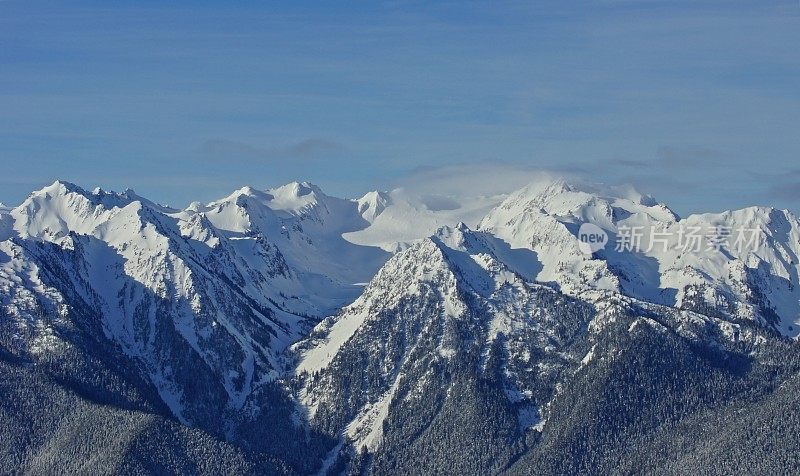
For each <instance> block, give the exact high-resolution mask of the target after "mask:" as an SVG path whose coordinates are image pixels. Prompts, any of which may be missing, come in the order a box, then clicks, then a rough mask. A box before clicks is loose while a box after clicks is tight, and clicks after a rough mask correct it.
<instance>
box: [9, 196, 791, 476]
mask: <svg viewBox="0 0 800 476" xmlns="http://www.w3.org/2000/svg"><path fill="white" fill-rule="evenodd" d="M465 195H468V194H465ZM589 224H590V225H591V227H592V230H595V232H594V233H595V234H596V235H598V236H600V237H601V238H603V239H606V240H607V242H606V243H605V245H604V246H599V247H595V249H591V250H588V251H587V247H586V246H585V245H586V242H585V241H584V240H585V236H584V235H583V234H582V233H581V230H583V229H585V227H587V226H589ZM799 256H800V221H799V220H798V218H797V217H795V216H794V215H792V214H791V213H790V212H788V211H786V210H776V209H772V208H765V207H751V208H746V209H742V210H736V211H729V212H723V213H716V214H701V215H691V216H688V217H686V218H680V217H678V216H677V215H676V214H675V213H674V212H673V211H671V210H670V209H669V208H668V207H667V206H666V205H665V204H662V203H659V202H657V201H656V200H655V199H653V198H652V197H650V196H647V195H643V194H641V193H639V192H637V191H636V190H633V189H631V188H625V187H603V186H598V185H586V184H572V183H567V182H565V181H563V180H552V181H546V182H537V183H534V184H531V185H529V186H527V187H525V188H523V189H520V190H516V191H509V193H508V194H506V195H502V196H492V197H474V198H469V199H464V198H461V197H452V196H446V195H426V196H417V195H414V194H412V193H410V192H408V191H405V190H394V191H390V192H379V191H375V192H370V193H368V194H366V195H365V196H364V197H362V198H358V199H342V198H336V197H331V196H328V195H326V194H325V193H324V192H323V191H322V190H321V189H320V188H319V187H317V186H315V185H312V184H309V183H306V182H303V183H290V184H287V185H284V186H282V187H278V188H274V189H269V190H264V191H260V190H255V189H252V188H250V187H245V188H242V189H240V190H237V191H235V192H233V193H232V194H231V195H229V196H228V197H225V198H223V199H220V200H218V201H214V202H211V203H208V204H201V203H192V204H191V205H190V206H189V207H187V208H186V209H183V210H181V209H174V208H170V207H167V206H163V205H159V204H157V203H154V202H152V201H150V200H148V199H146V198H143V197H140V196H139V195H137V194H136V193H135V192H133V191H132V190H126V191H124V192H121V193H116V192H107V191H104V190H101V189H95V190H93V191H91V192H90V191H87V190H84V189H82V188H80V187H79V186H76V185H73V184H70V183H66V182H55V183H54V184H52V185H50V186H48V187H45V188H43V189H42V190H39V191H36V192H33V193H32V194H31V195H30V196H29V197H28V198H27V199H26V200H25V201H24V202H23V203H22V204H20V205H19V206H17V207H13V208H9V207H6V206H0V377H1V378H0V435H2V437H1V438H0V468H2V469H3V472H5V471H10V472H26V473H34V474H40V473H54V472H59V473H64V472H66V473H125V474H148V473H164V472H167V473H202V474H219V473H232V474H242V473H252V474H426V475H427V474H499V473H510V474H611V473H613V474H620V473H621V474H628V473H658V474H687V473H693V472H699V473H703V474H731V473H737V474H740V473H751V474H784V473H785V474H789V473H794V472H798V471H800V456H798V454H799V453H798V452H797V448H798V447H800V416H798V411H797V410H798V409H799V408H798V402H800V347H798V343H797V339H798V336H799V335H800V287H799V286H798V285H799V284H800V278H799V277H798V273H800V258H799Z"/></svg>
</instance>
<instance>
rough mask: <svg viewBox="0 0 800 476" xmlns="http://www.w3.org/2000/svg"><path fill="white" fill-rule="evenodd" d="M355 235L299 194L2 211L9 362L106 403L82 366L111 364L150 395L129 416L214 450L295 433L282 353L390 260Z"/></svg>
mask: <svg viewBox="0 0 800 476" xmlns="http://www.w3.org/2000/svg"><path fill="white" fill-rule="evenodd" d="M362 223H366V222H365V221H364V220H363V219H361V218H360V215H359V210H358V205H357V203H356V202H353V201H346V200H340V199H332V198H330V197H327V196H325V195H324V194H322V193H321V192H320V191H319V190H318V189H316V188H315V187H313V186H310V185H308V184H289V185H287V186H285V187H282V188H280V189H276V190H273V191H268V192H256V191H253V190H250V189H245V190H241V191H239V192H237V193H235V194H234V195H232V196H230V197H228V198H226V199H224V200H221V201H219V202H214V203H212V204H210V205H208V206H205V207H204V206H200V205H197V204H194V205H193V206H191V207H189V208H188V209H187V210H174V209H170V208H167V207H162V206H159V205H157V204H154V203H152V202H150V201H148V200H146V199H143V198H141V197H139V196H137V195H135V194H134V193H133V192H131V191H127V192H124V193H121V194H117V193H108V192H104V191H102V190H96V191H94V192H87V191H85V190H83V189H81V188H80V187H77V186H75V185H72V184H68V183H62V182H56V183H54V184H53V185H52V186H49V187H47V188H45V189H43V190H40V191H38V192H35V193H33V194H32V195H31V196H30V197H29V198H28V199H27V200H26V201H25V202H24V203H23V204H22V205H20V206H19V207H17V208H14V209H11V210H8V209H4V210H2V212H1V213H0V233H2V236H0V296H2V307H0V312H1V314H0V318H1V319H0V335H2V344H3V345H2V356H3V358H4V359H6V360H7V361H9V362H21V363H23V364H24V365H26V366H37V365H40V364H41V365H45V364H47V365H49V366H51V367H53V370H52V373H48V371H44V373H45V374H46V375H50V377H51V378H53V379H55V380H56V381H60V382H65V383H66V384H67V386H68V387H69V388H73V389H75V388H84V387H85V388H84V390H82V391H83V392H84V393H86V394H87V395H89V396H92V398H97V399H99V400H100V401H103V398H106V397H103V396H102V395H106V396H107V397H108V398H111V399H112V400H114V399H116V398H117V397H116V396H113V395H116V393H118V392H116V391H115V390H113V389H112V388H116V386H115V385H110V386H109V385H107V383H106V382H104V381H102V379H99V381H95V380H96V376H95V375H93V374H96V373H98V372H100V371H92V370H90V369H91V368H92V367H91V365H89V364H86V366H82V365H79V364H78V363H76V362H78V361H80V360H87V361H91V362H104V363H103V365H104V366H110V367H111V369H105V370H103V371H102V372H100V374H102V373H103V372H105V373H107V374H109V375H115V373H119V375H121V377H115V378H122V379H123V380H126V381H127V385H129V386H131V387H132V388H135V389H137V392H138V393H142V394H143V395H145V396H140V397H137V398H139V399H143V401H145V400H146V402H147V404H146V405H145V404H142V405H143V406H136V407H135V408H136V409H139V410H144V411H154V412H157V413H158V414H161V415H164V416H167V417H174V418H176V419H177V420H178V421H180V422H181V423H183V424H186V425H191V426H196V427H200V428H203V429H205V430H207V431H209V432H210V433H211V434H212V435H217V436H219V437H227V438H228V439H235V438H237V437H238V436H237V432H238V431H239V430H241V432H242V433H248V434H249V433H252V425H254V422H261V423H262V424H263V423H264V422H263V421H262V420H263V419H264V418H273V419H276V420H280V421H274V422H268V423H266V424H265V425H264V426H267V425H271V427H273V428H279V427H280V425H283V424H286V425H288V421H289V416H288V412H289V410H290V409H289V407H288V406H287V404H286V402H285V401H284V400H285V399H284V400H282V397H281V395H282V394H283V392H282V390H281V389H280V386H279V385H278V384H277V383H276V382H275V380H276V378H277V377H278V373H277V370H278V366H277V358H278V356H279V355H280V354H281V352H282V351H283V350H284V349H285V348H286V346H287V345H289V344H290V343H291V342H294V341H296V340H297V339H298V338H300V337H301V336H303V335H304V333H305V332H306V330H307V329H309V328H310V327H311V326H312V325H313V324H314V323H315V322H316V321H317V320H318V319H319V316H323V315H325V314H327V313H329V312H331V310H332V309H337V308H338V307H340V306H341V305H342V304H343V303H347V302H349V301H352V299H354V298H355V295H356V293H357V292H358V290H360V288H359V287H358V286H355V285H354V284H353V283H357V282H359V281H363V280H366V279H368V278H369V277H370V276H371V275H372V274H374V271H375V269H377V268H378V267H379V266H380V265H381V264H382V263H383V261H384V259H385V252H383V251H381V250H379V249H377V248H368V247H362V246H357V245H352V244H350V243H347V242H345V241H344V240H342V238H341V233H342V232H344V231H351V230H355V229H357V228H358V226H362ZM76 356H77V357H76ZM37 368H39V367H37ZM104 368H105V367H104ZM109 378H111V377H109ZM73 381H74V384H72V383H70V382H73ZM281 409H284V410H286V411H285V412H284V413H285V415H283V416H280V415H279V413H280V412H281V411H282V410H281ZM281 418H282V420H281ZM242 425H243V426H242ZM240 427H241V428H240ZM276 433H277V430H276ZM252 436H253V438H254V439H255V440H257V441H256V443H254V445H258V444H261V443H260V442H261V441H263V444H265V445H266V444H269V443H270V441H269V438H267V437H265V436H264V435H263V434H259V435H252ZM271 437H272V438H275V439H276V440H277V441H287V440H289V441H291V438H288V439H287V438H286V435H285V434H284V435H281V434H273V435H271ZM265 438H266V439H265ZM24 450H25V448H21V449H20V451H24ZM31 450H32V451H34V450H35V449H31ZM300 453H301V452H298V455H297V457H298V458H301V457H302V455H301V454H300Z"/></svg>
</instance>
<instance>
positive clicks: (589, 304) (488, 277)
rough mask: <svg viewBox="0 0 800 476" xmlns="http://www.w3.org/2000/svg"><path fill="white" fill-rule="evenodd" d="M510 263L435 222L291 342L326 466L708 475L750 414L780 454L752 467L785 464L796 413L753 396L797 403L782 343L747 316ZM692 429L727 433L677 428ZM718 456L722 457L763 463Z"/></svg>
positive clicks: (740, 435) (486, 242)
mask: <svg viewBox="0 0 800 476" xmlns="http://www.w3.org/2000/svg"><path fill="white" fill-rule="evenodd" d="M529 253H531V254H532V253H533V252H532V251H531V252H529ZM512 256H514V255H512V254H510V250H508V249H507V245H505V244H504V243H503V242H501V241H500V240H497V239H495V238H493V237H491V236H490V235H487V234H486V233H481V232H474V231H470V230H468V229H467V228H466V227H465V226H459V227H457V228H454V229H453V228H443V229H441V230H440V231H439V232H438V233H437V234H436V235H434V236H433V237H431V238H430V239H427V240H424V241H422V242H420V243H417V244H415V245H413V246H411V247H410V248H408V249H406V250H404V251H402V252H400V253H398V254H397V255H395V256H394V257H393V258H392V259H391V260H389V262H387V264H386V265H385V266H384V267H383V268H382V269H381V270H380V271H379V272H378V274H377V275H376V277H375V278H374V279H373V280H372V281H371V283H370V284H369V285H368V287H367V288H366V289H365V291H364V293H363V294H362V296H361V297H360V298H359V299H358V300H356V301H355V302H354V303H353V304H351V305H350V306H348V307H346V308H345V309H343V310H342V311H341V312H340V313H339V314H338V315H337V316H335V317H331V318H328V319H326V320H325V321H323V322H322V323H320V324H319V325H318V326H317V327H316V328H315V329H314V331H313V332H312V333H311V335H310V336H309V338H308V339H306V340H304V341H302V342H300V343H298V344H296V345H294V346H292V348H291V355H290V357H291V359H292V365H293V368H294V369H295V372H296V375H297V377H296V379H295V383H294V388H295V391H296V395H297V398H298V401H299V402H300V408H301V413H302V414H303V416H304V417H305V418H307V419H308V421H309V422H310V426H311V428H313V429H315V430H317V431H319V432H321V433H323V434H327V435H329V436H330V437H331V438H332V439H336V438H338V439H339V442H338V444H336V445H333V446H331V448H330V451H329V453H328V455H327V457H326V458H325V460H324V464H323V470H322V473H325V472H327V473H328V474H339V473H340V472H342V471H344V472H346V473H348V474H364V473H365V472H366V473H368V474H495V473H499V472H504V471H507V470H509V471H512V472H521V473H523V474H530V473H531V472H535V473H537V474H570V473H572V474H574V473H587V474H604V473H608V472H610V471H612V470H613V469H615V468H627V469H628V471H638V470H640V469H641V468H645V469H648V468H649V469H650V470H651V471H655V470H661V471H666V472H670V471H678V472H680V471H681V470H686V468H705V469H709V467H708V463H709V461H707V460H705V459H703V457H702V455H703V454H704V452H705V451H709V447H715V445H716V447H723V446H726V445H727V446H728V447H742V445H747V444H748V439H749V438H751V437H752V435H751V434H750V432H748V431H747V428H744V427H743V426H742V425H740V424H739V423H737V422H736V421H732V420H731V418H730V417H731V415H735V414H739V413H740V412H747V411H754V412H756V416H754V418H753V419H752V420H751V423H756V424H758V425H763V426H766V427H767V428H770V429H775V436H774V438H773V436H772V435H769V434H767V435H760V437H761V439H762V440H767V441H765V443H766V444H774V445H775V448H777V450H776V451H775V453H774V454H772V455H771V456H770V458H772V459H770V458H765V459H764V460H763V461H761V462H760V463H759V464H760V465H761V466H760V467H762V468H767V469H770V468H772V469H774V468H782V467H785V465H786V464H787V458H791V457H792V455H793V454H794V448H795V446H794V445H796V443H797V442H798V440H800V438H798V437H797V436H796V435H794V436H791V434H792V432H793V431H796V430H798V429H800V419H799V418H798V417H797V415H796V414H795V413H793V414H791V415H786V414H784V413H783V412H778V409H779V407H772V406H770V407H769V408H770V409H769V411H767V412H761V411H759V406H760V405H761V404H762V402H763V404H764V405H780V403H774V402H784V403H785V402H788V401H790V400H791V399H792V398H797V397H798V396H800V395H798V393H797V391H798V390H800V388H798V385H797V381H798V378H797V372H798V369H800V351H799V350H798V349H797V347H796V346H795V345H793V344H792V343H790V342H788V341H785V340H783V339H782V338H780V337H778V336H777V335H775V334H774V333H773V332H771V331H769V330H767V329H764V328H763V327H761V326H758V325H756V324H755V323H753V322H752V321H743V322H741V323H734V322H730V321H728V320H725V319H722V318H718V317H711V316H705V315H701V314H697V313H695V312H692V311H688V310H677V309H674V308H669V307H664V306H660V305H655V304H649V303H645V302H642V301H638V300H635V299H633V298H629V297H625V296H623V295H621V294H619V293H616V292H614V291H608V290H602V289H596V288H592V287H588V286H586V287H584V289H583V291H582V292H581V293H579V296H578V297H577V298H574V297H568V296H567V295H564V294H562V293H560V292H558V291H557V290H554V289H552V288H551V287H548V286H543V285H539V284H534V283H532V282H531V281H529V280H526V279H525V278H524V277H523V276H521V275H520V274H519V273H517V272H514V271H513V270H512V269H511V268H510V267H509V266H507V265H506V264H505V263H504V260H507V259H509V258H510V257H512ZM517 257H518V256H517ZM789 382H792V383H791V384H789ZM781 417H784V419H781ZM706 425H707V426H706ZM701 428H702V429H703V431H710V433H709V434H713V430H714V429H720V430H722V429H724V430H726V431H727V430H730V431H731V432H732V433H731V440H730V441H729V440H724V439H719V438H717V440H718V441H715V442H707V441H699V440H697V439H696V438H692V437H691V436H690V435H691V434H693V432H697V431H700V429H701ZM709 428H710V430H709ZM676 431H679V432H680V435H681V436H680V438H678V439H674V438H675V432H676ZM777 435H780V436H777ZM781 438H788V440H789V441H783V440H780V439H781ZM637 448H640V449H642V450H644V449H646V450H647V451H642V452H636V451H632V449H637ZM684 451H685V453H683V452H684ZM711 451H713V449H712V450H711ZM654 454H658V455H662V456H664V457H667V456H668V457H670V458H672V459H670V460H669V461H670V462H672V461H675V459H674V458H676V457H677V456H680V457H681V458H683V459H682V461H684V463H685V464H686V466H684V467H682V466H680V465H672V466H671V465H670V464H667V462H666V461H662V460H659V459H658V458H653V455H654ZM718 456H719V460H718V461H722V462H724V463H726V464H730V465H736V464H740V463H741V462H742V461H744V460H747V459H748V458H750V459H753V460H758V458H761V457H763V456H765V455H764V454H758V452H755V451H753V452H750V453H746V452H745V453H738V454H737V453H735V452H731V453H730V454H727V455H715V458H716V457H718ZM726 458H727V459H726ZM795 462H796V461H795ZM770 465H772V466H770ZM726 467H727V468H730V467H731V466H724V465H723V466H719V468H718V469H719V470H721V471H722V472H725V471H724V470H725V468H726ZM712 469H713V468H712ZM623 472H625V471H623Z"/></svg>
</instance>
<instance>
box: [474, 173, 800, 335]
mask: <svg viewBox="0 0 800 476" xmlns="http://www.w3.org/2000/svg"><path fill="white" fill-rule="evenodd" d="M584 223H592V224H595V225H597V226H599V227H600V228H601V229H603V230H604V231H605V232H606V233H607V234H608V235H609V239H610V242H609V243H608V244H607V245H606V246H605V248H604V249H602V250H600V251H598V252H596V253H594V254H591V255H587V254H585V253H583V252H581V249H580V248H579V243H578V241H577V239H576V236H577V235H578V230H579V228H580V226H581V225H582V224H584ZM478 229H480V230H482V231H485V232H487V233H490V234H492V235H494V236H496V237H498V238H500V239H502V240H504V241H505V242H507V243H508V244H509V245H510V246H511V247H512V248H523V249H529V250H531V251H533V252H535V253H536V259H537V261H538V262H539V263H540V265H541V267H540V269H539V270H537V272H536V273H535V275H533V276H531V278H533V279H535V280H537V281H540V282H545V283H552V284H555V285H557V286H558V287H559V288H560V289H561V290H562V291H563V292H565V293H567V294H570V295H577V294H578V293H580V292H582V290H583V288H584V287H586V286H590V287H594V288H599V289H608V290H613V291H618V292H622V293H624V294H626V295H628V296H632V297H636V298H638V299H641V300H645V301H649V302H653V303H658V304H664V305H667V306H675V307H679V308H682V309H692V310H695V311H698V312H701V313H704V314H713V315H719V316H726V317H729V318H741V319H751V320H755V321H758V322H760V323H762V324H764V325H767V326H769V327H772V328H774V329H776V330H778V331H779V332H781V333H782V334H784V335H787V336H791V337H796V336H798V335H800V286H799V284H800V279H798V275H799V273H800V221H798V219H797V217H795V216H794V215H792V214H791V213H790V212H788V211H786V210H775V209H772V208H764V207H751V208H745V209H742V210H736V211H728V212H724V213H719V214H702V215H691V216H689V217H687V218H684V219H679V218H678V217H677V215H675V214H674V213H673V212H672V211H671V210H670V209H669V208H667V206H666V205H664V204H661V203H658V202H656V201H655V200H654V199H652V198H651V197H648V196H644V195H641V194H639V193H638V192H636V191H634V190H632V189H624V188H622V189H620V188H618V189H605V190H601V189H593V188H591V187H586V186H584V187H578V186H575V185H570V184H567V183H565V182H563V181H555V182H551V183H547V184H534V185H531V186H529V187H526V188H523V189H521V190H519V191H517V192H515V193H513V194H511V195H510V196H509V197H508V198H507V199H506V200H505V201H504V202H503V203H501V204H500V205H499V206H498V207H497V208H495V209H494V210H492V211H491V212H490V213H489V214H488V215H487V216H486V217H485V218H484V219H483V220H482V221H481V223H480V225H479V226H478ZM726 234H727V236H726ZM635 235H638V236H639V237H638V238H632V237H633V236H635ZM711 237H717V238H711ZM633 240H638V242H639V246H636V247H634V248H633V249H629V248H630V247H628V249H620V250H618V249H617V248H624V246H625V245H626V244H628V245H630V244H631V241H633ZM714 240H720V241H721V242H722V246H719V247H717V246H714V245H713V243H714Z"/></svg>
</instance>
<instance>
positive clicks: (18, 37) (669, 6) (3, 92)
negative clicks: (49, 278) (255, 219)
mask: <svg viewBox="0 0 800 476" xmlns="http://www.w3.org/2000/svg"><path fill="white" fill-rule="evenodd" d="M167 3H168V4H167ZM112 5H113V7H112ZM799 51H800V3H799V2H798V1H797V0H794V1H770V0H760V1H736V0H727V1H703V0H698V1H676V2H661V1H657V0H639V1H632V0H631V1H627V0H597V1H591V2H589V1H574V2H573V1H570V2H565V1H526V2H508V3H506V2H414V1H408V2H403V1H401V2H370V3H361V2H266V3H263V4H262V3H257V2H219V3H212V2H185V3H182V2H164V4H163V5H162V4H161V3H160V2H130V3H127V2H69V4H67V2H53V3H46V2H36V1H15V0H10V1H8V0H6V1H0V201H3V202H6V203H9V204H16V203H19V202H20V201H21V200H22V199H23V198H24V197H25V196H26V195H27V194H28V193H29V192H30V191H31V190H33V189H36V188H39V187H41V186H42V185H44V184H46V183H50V182H52V181H53V180H54V179H56V178H62V179H66V180H70V181H73V182H76V183H78V184H80V185H82V186H84V187H87V188H92V187H95V186H98V185H100V186H103V187H104V188H108V189H124V188H126V187H132V188H134V189H136V191H137V192H138V193H140V194H142V195H145V196H148V197H150V198H152V199H155V200H157V201H161V202H164V203H170V204H173V205H176V206H178V205H180V206H182V205H186V204H187V203H188V202H189V201H191V200H201V201H207V200H210V199H213V198H217V197H220V196H223V195H225V194H227V193H229V192H230V191H231V190H233V189H235V188H239V187H240V186H242V185H245V184H249V185H252V186H255V187H258V188H266V187H268V186H272V185H277V184H280V183H284V182H287V181H290V180H295V179H300V180H309V181H312V182H315V183H317V184H319V185H320V186H322V187H323V189H325V190H326V191H328V192H329V193H331V194H336V195H342V196H356V195H361V194H362V193H363V192H366V191H368V190H370V189H374V188H384V189H385V188H390V187H394V186H397V185H406V184H409V183H413V182H415V181H421V182H424V183H426V184H433V185H431V186H433V187H435V186H437V185H436V184H437V183H439V184H441V185H446V186H449V187H451V188H452V187H453V186H454V185H455V186H456V187H455V188H457V185H458V184H459V183H461V182H460V181H463V183H465V184H470V186H472V185H474V184H475V182H476V178H477V179H478V182H485V183H483V184H482V185H483V186H484V187H485V188H486V190H487V191H495V190H502V189H504V188H508V187H513V186H517V185H518V184H519V183H520V182H523V181H525V180H527V179H528V177H532V176H534V175H535V174H537V173H538V171H540V170H549V171H554V172H557V173H565V174H569V175H575V176H578V177H581V178H588V179H591V180H597V181H603V182H609V183H623V182H627V183H633V184H635V185H637V186H638V187H639V188H640V189H642V190H643V191H645V192H648V193H651V194H653V195H654V196H656V197H657V198H659V199H661V200H663V201H665V202H667V203H668V204H670V205H671V206H672V207H673V208H675V209H676V210H677V211H678V212H679V213H682V214H685V213H689V212H694V211H717V210H721V209H727V208H737V207H743V206H747V205H752V204H763V205H772V206H777V207H780V208H790V209H793V210H795V211H798V209H800V207H799V206H798V204H799V203H800V160H798V156H799V155H800V130H799V129H800V127H799V126H800V53H798V52H799ZM464 175H466V176H467V177H464ZM437 180H438V181H439V182H437ZM442 182H444V183H442Z"/></svg>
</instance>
